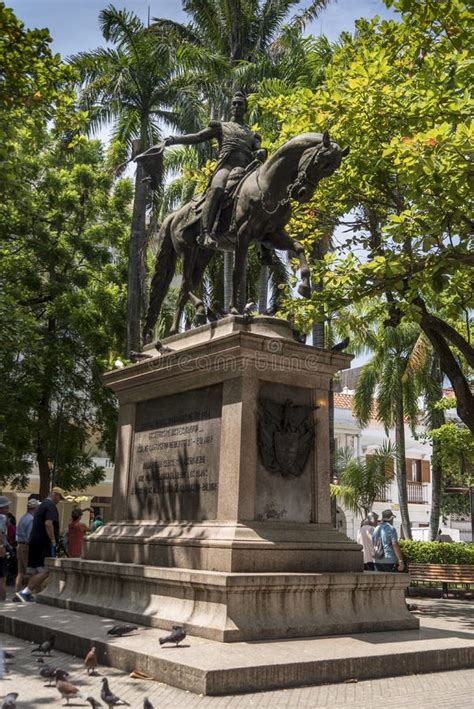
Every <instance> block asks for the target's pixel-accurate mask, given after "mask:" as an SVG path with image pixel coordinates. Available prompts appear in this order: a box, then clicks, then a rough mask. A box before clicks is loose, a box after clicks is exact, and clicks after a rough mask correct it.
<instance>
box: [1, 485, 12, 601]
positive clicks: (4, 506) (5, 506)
mask: <svg viewBox="0 0 474 709" xmlns="http://www.w3.org/2000/svg"><path fill="white" fill-rule="evenodd" d="M10 504H11V502H10V500H9V499H8V497H5V495H0V601H4V600H5V599H6V597H7V588H6V586H7V549H8V548H9V544H8V539H7V514H8V511H9V509H10Z"/></svg>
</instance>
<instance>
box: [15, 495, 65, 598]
mask: <svg viewBox="0 0 474 709" xmlns="http://www.w3.org/2000/svg"><path fill="white" fill-rule="evenodd" d="M63 499H64V490H62V489H61V488H60V487H53V488H52V489H51V492H50V493H49V495H48V497H46V498H45V499H44V500H43V502H42V503H41V504H40V506H39V507H38V509H37V511H36V514H35V516H34V519H33V526H32V528H31V536H30V544H29V548H28V569H27V571H28V573H30V574H31V576H30V580H29V581H28V585H27V586H25V588H24V589H23V590H22V591H19V592H18V593H17V594H16V597H17V598H18V600H19V601H21V602H22V603H28V602H29V601H34V600H35V599H34V597H33V593H34V592H36V591H39V589H40V588H41V585H42V584H43V582H44V581H45V580H46V579H47V578H48V575H49V571H48V569H47V568H46V566H45V559H46V557H49V556H54V555H55V552H56V546H57V544H58V542H59V514H58V508H57V505H58V504H59V502H60V501H61V500H63Z"/></svg>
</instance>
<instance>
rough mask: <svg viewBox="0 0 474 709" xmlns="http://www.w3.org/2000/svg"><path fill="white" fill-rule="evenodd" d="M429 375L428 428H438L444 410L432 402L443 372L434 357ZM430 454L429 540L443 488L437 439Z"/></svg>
mask: <svg viewBox="0 0 474 709" xmlns="http://www.w3.org/2000/svg"><path fill="white" fill-rule="evenodd" d="M431 376H432V379H433V382H434V385H435V387H436V391H433V393H432V395H431V397H430V399H431V400H430V401H428V406H429V407H430V409H431V411H430V423H431V426H430V428H439V427H440V426H442V425H443V424H444V422H445V416H444V411H438V410H437V409H433V403H434V402H435V401H436V400H439V399H441V398H442V397H443V373H442V371H441V368H440V363H439V360H438V358H437V357H435V360H434V363H433V367H432V369H431ZM432 450H433V452H432V456H431V513H430V540H431V541H434V540H435V539H436V537H437V534H438V529H439V518H440V516H441V494H442V489H443V470H442V467H441V450H440V443H439V441H433V449H432Z"/></svg>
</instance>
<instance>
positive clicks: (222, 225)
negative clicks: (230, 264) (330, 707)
mask: <svg viewBox="0 0 474 709" xmlns="http://www.w3.org/2000/svg"><path fill="white" fill-rule="evenodd" d="M260 165H261V163H260V162H259V161H258V160H254V161H253V162H251V163H250V164H249V165H247V167H234V169H233V170H231V172H230V173H229V178H228V180H227V185H226V188H225V191H224V195H223V197H222V202H221V205H220V209H219V213H218V215H217V218H216V222H215V225H214V230H213V231H214V232H215V233H217V235H218V241H219V246H222V248H223V250H227V249H229V248H230V249H233V247H234V246H235V242H236V234H235V225H234V220H233V214H234V207H235V201H236V199H237V197H238V195H239V192H240V187H241V185H242V183H243V181H244V180H245V179H246V178H247V177H248V175H250V174H251V173H252V172H253V171H254V170H256V169H257V167H259V166H260ZM205 200H206V193H205V192H202V193H201V194H198V195H195V196H194V197H193V198H192V199H191V201H190V206H191V209H190V210H189V213H188V219H187V222H186V227H189V226H192V225H193V224H196V223H197V222H198V221H199V220H200V218H201V213H202V207H203V204H204V202H205ZM221 241H222V243H221Z"/></svg>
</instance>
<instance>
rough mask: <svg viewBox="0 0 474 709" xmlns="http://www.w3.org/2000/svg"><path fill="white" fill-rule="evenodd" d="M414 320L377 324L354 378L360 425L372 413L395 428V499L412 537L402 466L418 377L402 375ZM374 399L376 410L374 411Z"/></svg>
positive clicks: (414, 330)
mask: <svg viewBox="0 0 474 709" xmlns="http://www.w3.org/2000/svg"><path fill="white" fill-rule="evenodd" d="M419 334H420V330H419V327H418V325H417V324H416V323H401V324H400V325H399V326H398V327H383V326H382V327H380V328H379V329H378V331H377V336H376V337H375V338H373V339H372V345H373V351H374V354H373V357H372V359H371V361H370V362H369V363H368V364H366V365H365V366H364V367H363V368H362V371H361V373H360V376H359V378H358V380H357V384H356V390H355V402H354V403H355V407H354V408H355V414H356V417H357V419H358V420H359V423H360V425H361V426H363V427H365V426H367V424H368V422H369V420H370V418H371V417H372V415H373V413H375V415H376V416H377V418H378V419H379V420H380V421H381V422H382V423H383V424H384V426H385V429H386V431H387V432H388V429H390V428H392V427H393V428H394V429H395V446H396V456H395V459H396V472H397V484H398V499H399V503H400V513H401V518H402V524H403V531H404V533H405V536H406V537H407V538H408V539H411V524H410V516H409V512H408V494H407V479H406V467H405V465H406V464H405V459H406V454H405V420H406V421H407V422H408V424H409V425H410V427H411V429H412V430H413V431H414V429H415V426H416V422H417V418H418V395H419V393H420V386H419V381H418V380H417V379H416V378H414V377H410V376H405V375H406V372H407V368H408V365H409V362H410V357H411V355H412V352H413V348H414V346H415V344H416V342H417V341H418V339H419ZM373 402H376V412H373Z"/></svg>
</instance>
